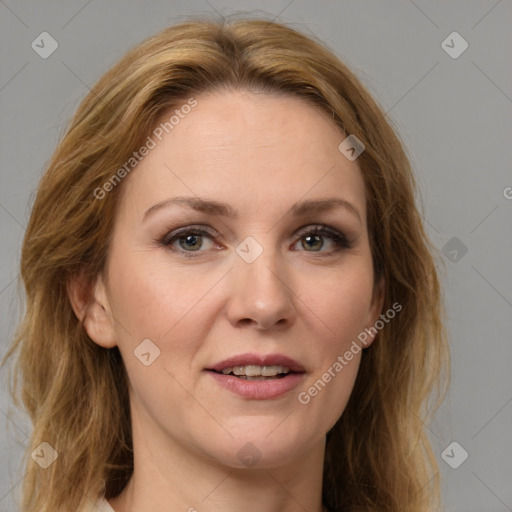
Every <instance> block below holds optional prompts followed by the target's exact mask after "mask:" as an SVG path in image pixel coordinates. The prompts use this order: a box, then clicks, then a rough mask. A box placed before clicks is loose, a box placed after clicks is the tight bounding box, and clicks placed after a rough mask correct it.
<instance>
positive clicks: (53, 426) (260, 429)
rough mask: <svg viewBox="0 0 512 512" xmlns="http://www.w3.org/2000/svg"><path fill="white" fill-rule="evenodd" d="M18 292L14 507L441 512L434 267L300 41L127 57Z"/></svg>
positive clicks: (41, 198) (201, 32) (371, 140)
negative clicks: (20, 427)
mask: <svg viewBox="0 0 512 512" xmlns="http://www.w3.org/2000/svg"><path fill="white" fill-rule="evenodd" d="M21 272H22V277H23V280H24V284H25V290H26V295H27V297H26V304H27V306H26V313H25V317H24V320H23V322H22V324H21V325H20V327H19V330H18V333H17V337H16V339H15V342H14V344H13V346H12V347H11V349H10V351H9V352H8V354H7V357H10V356H12V355H14V353H15V352H16V353H17V360H16V365H15V369H16V373H15V376H14V379H13V382H14V390H13V393H14V395H15V396H16V394H17V385H21V399H22V400H23V404H24V406H25V408H26V409H27V410H28V412H29V414H30V416H31V418H32V420H33V422H34V431H33V435H32V437H31V443H30V446H28V447H27V468H26V476H25V478H24V481H23V485H24V487H23V499H22V503H21V510H22V512H25V511H26V512H28V511H35V510H37V511H39V512H50V511H52V512H60V511H70V510H98V509H99V510H103V511H112V510H114V511H115V512H131V511H135V510H144V511H152V510H164V509H165V510H189V511H193V510H198V511H217V510H223V511H231V510H237V511H238V510H244V511H252V510H266V511H275V512H278V511H292V510H307V511H310V512H320V511H322V510H330V511H355V510H358V511H375V510H378V511H379V512H384V511H389V512H391V511H393V512H399V511H411V510H414V511H427V510H428V511H432V510H435V509H436V507H437V503H438V500H437V498H438V482H437V470H436V462H435V458H434V457H433V455H432V451H431V448H430V444H429V441H428V438H427V437H426V435H425V423H424V422H425V421H426V420H427V419H428V412H429V411H428V409H427V407H426V405H427V401H428V399H429V397H431V392H432V391H435V390H438V391H439V390H440V389H442V388H440V387H439V384H440V383H441V384H442V383H444V382H445V380H444V379H441V377H442V370H443V369H444V368H446V366H447V365H446V362H447V349H446V341H445V334H444V329H443V325H442V322H441V311H442V309H441V305H440V290H439V284H438V278H437V272H436V268H435V266H434V262H433V257H432V247H431V246H430V244H429V242H428V240H427V237H426V235H425V232H424V230H423V227H422V222H421V217H420V215H419V213H418V210H417V208H416V206H415V202H414V180H413V176H412V173H411V169H410V164H409V162H408V160H407V157H406V155H405V152H404V150H403V148H402V146H401V143H400V141H399V140H398V138H397V136H396V135H395V133H394V132H393V130H392V128H391V127H390V125H389V124H388V122H387V121H386V119H385V114H384V113H383V112H382V110H381V109H380V108H379V107H378V106H377V105H376V104H375V102H374V101H373V100H372V98H371V97H370V95H369V93H368V92H367V91H366V90H365V88H364V87H363V86H362V84H361V83H360V82H359V81H358V80H357V79H356V78H355V76H354V75H353V74H352V73H351V72H350V71H349V70H348V69H347V67H346V66H345V65H344V64H343V63H341V62H340V61H339V60H338V59H337V58H336V57H335V56H334V55H333V54H332V53H330V52H329V51H328V50H327V49H326V48H324V47H323V46H322V45H321V44H320V43H318V42H316V41H314V40H312V39H311V38H309V37H306V36H304V35H302V34H300V33H298V32H296V31H295V30H293V29H291V28H289V27H286V26H283V25H281V24H277V23H272V22H269V21H263V20H244V21H237V22H225V23H215V22H211V21H204V20H190V21H189V22H186V23H183V24H181V25H177V26H173V27H170V28H168V29H166V30H164V31H162V32H160V33H159V34H157V35H155V36H154V37H152V38H150V39H148V40H147V41H145V42H143V43H142V44H140V45H139V46H138V47H136V48H134V49H133V50H131V51H130V52H129V53H128V54H127V55H126V56H124V57H123V58H122V59H121V61H120V62H119V63H117V64H116V65H115V66H114V67H113V68H112V69H111V70H110V71H108V72H107V73H106V74H105V75H104V76H103V77H102V78H101V79H100V80H99V82H98V83H97V84H96V85H95V86H94V88H93V89H92V90H91V92H90V94H88V95H87V97H86V98H85V99H84V101H83V102H82V104H81V105H80V107H79V109H78V111H77V113H76V115H75V117H74V118H73V120H72V122H71V126H70V128H69V130H68V132H67V133H66V135H65V137H64V138H63V140H62V142H61V143H60V145H59V147H58V148H57V150H56V152H55V154H54V156H53V158H52V160H51V162H50V163H49V166H48V169H47V171H46V173H45V175H44V176H43V178H42V180H41V183H40V186H39V190H38V193H37V197H36V200H35V204H34V207H33V210H32V215H31V218H30V222H29V225H28V228H27V231H26V235H25V240H24V245H23V251H22V259H21ZM438 396H439V395H438Z"/></svg>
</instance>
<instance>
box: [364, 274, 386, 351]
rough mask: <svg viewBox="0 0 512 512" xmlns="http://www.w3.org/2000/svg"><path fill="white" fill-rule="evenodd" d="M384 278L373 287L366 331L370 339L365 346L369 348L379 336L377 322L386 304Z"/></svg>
mask: <svg viewBox="0 0 512 512" xmlns="http://www.w3.org/2000/svg"><path fill="white" fill-rule="evenodd" d="M384 283H385V282H384V278H383V277H381V278H379V280H378V281H377V282H376V283H375V286H374V288H373V297H372V301H371V304H370V311H369V315H368V323H367V325H366V329H368V330H367V331H366V332H367V333H368V340H367V341H365V348H368V347H369V346H370V345H371V344H372V343H373V342H374V341H375V338H376V337H377V331H376V328H375V323H376V322H377V320H379V317H380V315H381V312H382V308H383V306H384V297H385V288H384Z"/></svg>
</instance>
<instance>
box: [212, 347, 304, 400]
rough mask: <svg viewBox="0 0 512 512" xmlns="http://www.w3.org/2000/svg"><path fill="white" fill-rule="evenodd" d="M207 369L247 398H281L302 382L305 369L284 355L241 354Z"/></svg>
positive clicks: (231, 389) (219, 380)
mask: <svg viewBox="0 0 512 512" xmlns="http://www.w3.org/2000/svg"><path fill="white" fill-rule="evenodd" d="M205 370H206V371H207V372H208V373H210V375H212V377H214V378H215V381H216V382H217V383H218V384H219V385H220V386H222V387H224V388H225V389H227V390H229V391H230V392H233V393H235V394H237V395H239V396H242V397H243V398H246V399H253V400H254V399H256V400H262V399H270V398H276V397H279V396H281V395H283V394H285V393H287V392H289V391H291V390H292V389H294V388H295V387H297V386H298V385H299V384H300V382H302V381H303V377H304V376H305V374H306V370H305V368H304V367H303V366H302V365H301V364H300V363H298V362H297V361H295V360H294V359H291V358H289V357H287V356H284V355H282V354H270V355H258V354H242V355H240V356H234V357H230V358H228V359H225V360H224V361H221V362H219V363H217V364H215V365H213V366H211V367H209V368H205Z"/></svg>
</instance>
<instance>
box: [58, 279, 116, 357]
mask: <svg viewBox="0 0 512 512" xmlns="http://www.w3.org/2000/svg"><path fill="white" fill-rule="evenodd" d="M68 297H69V301H70V302H71V306H72V307H73V311H74V312H75V315H76V316H77V318H78V319H79V320H80V321H81V322H83V324H84V327H85V330H86V331H87V334H88V335H89V337H90V338H91V340H92V341H94V342H95V343H97V344H98V345H100V346H102V347H104V348H112V347H115V346H116V345H117V338H116V334H115V329H114V319H113V316H112V314H111V309H110V305H109V302H108V299H107V293H106V287H105V283H104V280H103V277H102V275H98V276H96V278H95V279H94V282H92V281H91V279H90V278H89V277H87V276H86V275H85V273H84V272H81V273H79V274H76V275H74V276H73V277H72V278H71V280H70V282H69V283H68Z"/></svg>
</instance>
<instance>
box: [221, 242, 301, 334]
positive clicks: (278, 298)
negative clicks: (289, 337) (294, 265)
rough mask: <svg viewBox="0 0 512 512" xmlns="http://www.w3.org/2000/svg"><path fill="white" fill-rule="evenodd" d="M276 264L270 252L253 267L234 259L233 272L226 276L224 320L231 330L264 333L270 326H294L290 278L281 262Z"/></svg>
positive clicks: (258, 259)
mask: <svg viewBox="0 0 512 512" xmlns="http://www.w3.org/2000/svg"><path fill="white" fill-rule="evenodd" d="M276 260H277V258H276V257H275V255H274V254H273V253H272V251H270V250H264V251H263V253H262V254H261V255H260V256H259V257H258V258H257V259H256V260H255V261H253V262H252V263H247V262H246V261H244V260H243V259H242V258H238V257H237V261H236V263H235V268H234V269H233V270H232V271H231V272H230V273H229V279H230V296H229V301H228V306H227V317H228V319H229V322H230V323H231V324H232V325H233V326H235V327H240V326H243V325H244V324H245V325H253V326H254V327H257V328H258V329H261V330H267V329H270V328H272V327H273V326H282V327H285V326H288V327H289V326H291V325H292V324H293V323H294V322H295V317H296V308H295V303H294V302H295V301H294V298H295V296H296V294H295V293H294V291H293V283H292V282H290V281H291V276H290V275H289V272H287V271H286V269H285V268H284V267H283V262H282V261H280V262H278V261H276ZM276 263H279V267H278V266H276Z"/></svg>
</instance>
